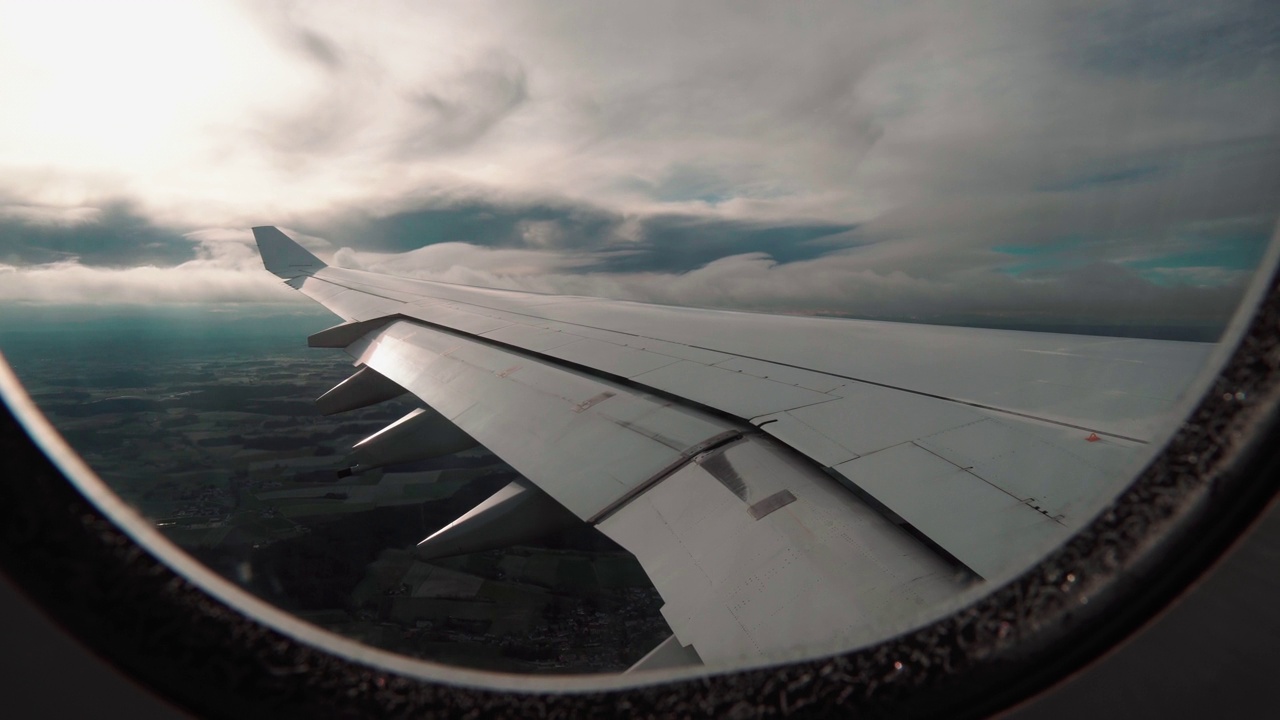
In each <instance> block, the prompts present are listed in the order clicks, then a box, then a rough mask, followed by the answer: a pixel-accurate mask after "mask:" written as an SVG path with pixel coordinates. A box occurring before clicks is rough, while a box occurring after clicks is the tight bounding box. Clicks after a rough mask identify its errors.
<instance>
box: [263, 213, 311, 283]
mask: <svg viewBox="0 0 1280 720" xmlns="http://www.w3.org/2000/svg"><path fill="white" fill-rule="evenodd" d="M252 230H253V239H254V240H255V241H256V242H257V243H258V254H259V255H260V256H262V265H263V267H265V268H266V269H267V270H269V271H270V272H271V273H273V274H275V275H277V276H278V277H282V278H285V279H288V278H294V277H297V276H299V275H305V274H307V273H309V272H314V271H316V270H319V269H321V268H325V267H328V265H326V264H325V263H324V261H322V260H321V259H320V258H318V257H316V256H315V255H312V254H311V252H310V251H308V250H307V249H306V248H304V247H302V246H301V245H299V244H298V243H297V241H295V240H294V239H293V238H291V237H289V236H288V235H285V234H284V233H283V232H281V230H280V228H278V227H276V226H275V225H255V226H254V227H253V228H252Z"/></svg>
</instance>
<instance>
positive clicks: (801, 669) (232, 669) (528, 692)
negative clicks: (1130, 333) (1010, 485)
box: [0, 277, 1280, 718]
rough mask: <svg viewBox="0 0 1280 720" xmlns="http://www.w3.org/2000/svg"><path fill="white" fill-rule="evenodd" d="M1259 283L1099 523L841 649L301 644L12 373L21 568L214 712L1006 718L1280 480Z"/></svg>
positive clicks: (1269, 311)
mask: <svg viewBox="0 0 1280 720" xmlns="http://www.w3.org/2000/svg"><path fill="white" fill-rule="evenodd" d="M1258 287H1264V288H1265V291H1264V292H1263V293H1262V295H1263V297H1262V300H1261V302H1260V303H1259V304H1258V305H1257V307H1256V310H1255V312H1254V314H1253V316H1252V319H1251V320H1250V321H1249V322H1248V325H1247V327H1246V328H1245V329H1244V330H1243V332H1242V334H1241V336H1240V340H1239V342H1238V344H1237V346H1236V348H1235V350H1234V352H1233V353H1232V354H1231V355H1230V357H1229V359H1228V360H1227V361H1226V362H1225V364H1224V365H1223V367H1222V368H1221V370H1220V371H1219V372H1218V374H1217V376H1216V377H1215V378H1214V380H1213V381H1212V382H1211V383H1210V385H1209V389H1208V390H1207V392H1206V393H1205V394H1204V396H1203V397H1202V398H1201V400H1200V401H1199V403H1198V404H1197V406H1196V407H1195V409H1194V410H1193V411H1192V412H1191V414H1190V416H1189V417H1188V419H1187V420H1186V421H1185V422H1184V423H1183V424H1182V426H1181V427H1180V428H1179V429H1178V430H1177V431H1176V432H1175V433H1174V434H1173V436H1172V438H1171V439H1170V440H1169V442H1168V443H1167V444H1166V445H1165V447H1164V448H1163V450H1161V451H1160V452H1159V453H1158V454H1157V455H1156V457H1155V458H1154V459H1153V460H1152V461H1151V463H1149V464H1148V465H1147V467H1146V468H1145V469H1144V470H1143V471H1142V472H1141V473H1139V475H1138V476H1137V478H1136V479H1135V480H1134V482H1133V483H1132V484H1131V485H1130V486H1129V487H1128V488H1127V489H1126V490H1125V491H1124V492H1123V493H1122V494H1121V495H1120V496H1119V497H1118V498H1117V499H1116V500H1115V502H1113V503H1112V504H1111V505H1110V506H1109V507H1107V508H1106V509H1105V510H1104V511H1103V512H1102V513H1101V514H1100V515H1099V516H1098V517H1097V518H1095V519H1094V520H1093V521H1092V522H1091V523H1089V524H1088V525H1086V526H1085V527H1084V528H1083V529H1081V530H1080V531H1079V532H1078V533H1077V534H1076V535H1075V536H1074V537H1073V538H1072V539H1071V540H1070V541H1068V542H1067V543H1066V544H1065V545H1063V546H1062V547H1060V548H1058V549H1057V550H1055V551H1054V552H1053V553H1051V554H1050V555H1048V556H1047V557H1045V558H1044V559H1042V560H1041V561H1040V562H1039V563H1038V564H1037V565H1035V566H1034V567H1032V568H1031V569H1030V570H1028V571H1027V572H1026V573H1024V574H1022V575H1021V576H1019V577H1018V578H1016V579H1015V580H1013V581H1012V582H1010V583H1009V584H1007V585H1005V586H1003V587H1001V588H999V589H997V590H995V591H994V592H993V593H991V594H990V595H988V596H986V597H985V598H983V599H982V600H981V601H979V602H977V603H975V604H972V605H970V606H968V607H966V608H963V609H961V610H959V611H958V612H955V613H952V614H950V615H948V616H946V617H944V618H942V619H940V620H937V621H935V622H932V623H930V624H928V625H927V626H925V627H922V628H920V629H919V630H916V631H913V632H910V633H907V634H905V635H901V636H898V637H895V638H891V639H889V640H886V641H884V642H880V643H877V644H874V645H871V646H868V647H865V648H861V649H857V650H853V651H850V652H847V653H843V654H840V655H835V656H831V657H826V658H820V659H813V660H804V661H800V662H794V663H787V664H781V665H778V666H775V667H769V668H759V669H749V670H740V671H715V670H713V671H711V672H710V673H709V674H708V675H707V676H705V677H697V678H692V677H686V678H679V679H669V678H667V679H661V678H659V679H657V680H654V679H645V680H644V682H645V684H643V685H640V686H633V687H627V688H617V687H613V688H594V689H572V690H564V689H555V688H553V687H552V686H553V685H554V683H555V679H554V678H538V679H536V680H531V681H530V682H529V683H527V686H528V688H529V689H523V690H521V689H509V688H506V689H495V688H482V687H476V686H470V685H464V684H460V683H457V682H451V681H450V680H449V679H448V678H447V673H442V674H441V675H442V677H444V678H445V679H431V678H425V677H422V676H421V675H420V674H415V673H410V672H402V671H399V670H396V669H393V668H391V667H388V666H386V665H385V664H384V663H380V662H378V661H377V659H376V658H375V657H374V655H376V653H370V654H368V655H366V656H361V654H360V653H359V652H353V653H351V654H350V656H348V655H344V654H338V653H334V652H329V651H327V650H325V649H323V648H321V647H320V646H319V645H316V644H312V643H311V642H307V641H305V640H301V639H299V635H301V636H305V635H306V634H307V632H308V631H307V630H305V629H303V630H299V629H298V627H291V628H287V629H286V630H287V631H285V630H282V629H281V626H280V624H279V623H278V622H275V621H264V620H261V619H256V618H254V617H249V616H247V615H245V614H244V612H243V611H242V610H240V609H237V607H236V606H235V605H233V604H229V603H228V602H227V601H226V599H225V598H224V597H220V596H219V595H217V594H215V593H211V592H209V591H208V590H207V589H205V588H204V587H202V586H201V585H200V584H199V583H198V582H193V581H192V580H190V579H188V578H187V577H185V576H184V575H183V574H181V573H179V572H177V571H175V570H174V569H172V568H171V567H170V566H169V565H167V564H166V563H165V561H164V560H163V559H162V558H161V557H159V556H158V555H157V554H156V553H155V552H153V550H152V549H149V548H148V547H147V544H146V543H145V542H144V543H139V542H138V540H137V539H135V535H136V533H131V532H130V531H129V530H127V529H125V528H123V527H122V526H120V525H117V523H116V522H115V521H114V520H113V519H112V517H111V515H112V513H111V512H104V509H103V508H105V507H107V506H109V505H110V502H111V500H110V497H113V496H110V493H109V491H107V490H106V489H105V486H104V485H102V483H101V481H100V480H97V478H96V477H94V476H92V473H91V472H89V471H88V470H87V469H86V468H84V466H83V464H82V463H80V462H79V461H78V460H77V459H75V457H74V454H73V453H72V452H71V451H70V449H69V448H68V447H67V446H66V445H65V443H63V442H62V441H61V439H60V438H58V437H57V436H56V433H54V432H53V431H52V429H51V428H50V427H49V426H48V424H47V423H46V422H45V421H44V420H43V419H42V418H41V417H40V416H39V415H38V412H37V411H35V410H34V406H33V405H31V404H30V401H29V400H24V397H25V396H20V394H19V393H17V392H15V391H14V388H12V387H11V388H9V392H8V395H9V397H8V398H7V405H4V406H0V408H2V409H0V572H3V573H4V574H6V575H7V576H9V577H10V578H11V579H12V580H14V581H15V583H16V584H18V585H19V586H20V587H21V588H22V589H23V591H24V592H25V593H26V594H27V595H28V597H30V598H31V599H32V600H34V601H35V602H36V603H37V604H38V605H40V606H41V607H42V608H43V609H44V611H45V612H46V613H47V614H48V615H50V616H52V617H53V618H54V619H55V620H56V621H57V622H58V623H60V624H61V625H62V626H63V627H65V628H66V629H67V630H69V631H70V632H71V633H72V634H74V635H75V636H76V637H77V638H78V639H79V640H80V641H81V642H82V643H83V644H85V645H87V646H88V647H89V648H90V649H92V650H93V651H94V652H96V653H98V654H99V655H101V656H103V657H106V658H108V659H109V660H110V661H111V662H112V663H114V664H115V665H116V666H117V667H119V668H120V669H122V670H124V671H125V672H126V673H128V674H129V675H131V676H132V677H134V678H135V679H136V680H138V681H139V682H141V683H143V684H145V685H146V686H148V687H150V688H151V689H152V690H153V691H154V692H156V693H157V694H159V695H160V696H162V697H164V698H166V699H168V700H170V701H172V702H174V703H176V704H178V705H179V706H181V707H183V708H185V709H187V710H189V711H191V712H194V713H196V714H198V715H200V716H208V717H257V716H270V717H273V718H281V717H286V718H287V717H314V716H317V715H320V716H333V715H341V716H344V717H366V716H369V717H372V716H382V715H388V714H425V713H441V714H453V713H458V714H462V713H466V712H479V713H481V714H482V715H483V716H485V717H526V716H528V715H530V714H534V713H539V714H562V715H567V716H575V717H576V716H580V715H588V714H614V713H616V712H618V711H625V712H627V713H629V714H630V713H633V714H639V715H650V714H652V715H712V716H720V715H727V714H733V713H739V712H746V713H747V714H756V713H760V714H763V713H769V712H777V713H782V714H788V713H792V714H794V713H801V714H810V715H827V714H833V713H853V712H858V713H862V714H865V715H870V716H878V715H893V716H895V717H921V716H928V715H933V714H939V713H943V712H945V713H946V714H947V715H948V716H951V717H978V716H985V715H988V714H990V713H993V712H996V711H999V710H1002V709H1005V708H1008V707H1010V706H1012V705H1014V704H1015V703H1017V702H1019V701H1022V700H1024V699H1026V698H1028V697H1031V696H1033V695H1035V694H1036V693H1038V692H1040V691H1041V690H1043V689H1044V688H1046V687H1048V686H1049V685H1051V684H1052V683H1054V682H1056V681H1058V680H1060V679H1062V678H1064V677H1066V676H1067V675H1068V674H1070V673H1071V672H1073V671H1074V670H1076V669H1078V668H1080V667H1082V666H1084V665H1086V664H1087V663H1089V662H1090V661H1092V660H1093V659H1094V658H1096V657H1098V656H1099V655H1100V654H1101V653H1103V652H1105V651H1106V650H1107V649H1108V648H1111V647H1112V646H1114V645H1115V644H1117V643H1118V642H1120V641H1121V640H1123V639H1124V638H1125V637H1127V636H1128V635H1129V634H1131V633H1132V632H1134V631H1135V630H1137V629H1138V628H1139V627H1141V626H1142V625H1143V624H1144V623H1145V622H1147V621H1148V620H1149V619H1151V618H1152V617H1153V616H1154V615H1155V614H1157V613H1158V612H1159V611H1160V610H1161V609H1162V608H1163V607H1165V606H1166V605H1167V604H1168V603H1169V602H1171V601H1172V600H1173V599H1174V598H1176V597H1177V596H1178V595H1179V594H1180V593H1181V592H1182V591H1183V590H1184V589H1186V588H1187V587H1188V586H1189V585H1190V584H1191V583H1193V582H1194V581H1195V580H1196V578H1198V577H1199V576H1200V575H1201V574H1202V573H1204V572H1205V570H1206V569H1208V568H1209V567H1210V566H1211V565H1212V564H1213V563H1214V562H1215V560H1216V559H1217V558H1218V557H1219V556H1220V555H1221V554H1222V553H1223V552H1224V551H1225V550H1226V549H1227V548H1228V547H1229V546H1230V544H1231V543H1232V542H1233V541H1234V540H1235V539H1236V538H1237V537H1239V536H1240V535H1241V534H1242V533H1243V532H1244V531H1245V530H1246V529H1247V528H1248V526H1249V525H1250V523H1251V522H1252V521H1253V520H1254V519H1255V518H1256V517H1257V516H1258V515H1259V514H1260V513H1261V512H1262V511H1263V510H1264V509H1265V507H1266V506H1267V504H1268V501H1269V500H1270V499H1271V498H1272V497H1273V496H1275V495H1276V492H1277V489H1278V488H1280V284H1278V283H1277V281H1276V278H1275V277H1272V278H1271V279H1270V281H1269V282H1268V283H1267V284H1266V285H1265V286H1263V285H1259V286H1258ZM3 370H4V369H3V368H0V374H3V372H2V371H3ZM86 474H87V475H88V476H87V477H86ZM71 477H75V478H76V480H75V481H73V480H72V479H70V478H71ZM77 482H78V483H79V485H78V486H77ZM93 483H97V485H96V486H94V485H93ZM94 487H97V488H98V489H97V490H93V488H94ZM80 488H88V489H89V490H90V492H89V494H90V495H92V496H94V499H92V500H91V499H90V498H89V497H86V495H85V494H84V493H82V492H81V489H80ZM101 493H105V494H101ZM95 501H96V502H95ZM116 502H117V503H118V501H116ZM104 503H105V504H104ZM108 510H109V508H108ZM118 516H119V515H118V513H117V517H118ZM157 537H158V535H157ZM263 617H272V616H270V615H269V614H266V615H263ZM295 625H296V626H302V625H303V624H302V623H300V622H295ZM306 627H309V626H306ZM309 632H311V633H312V634H313V636H314V637H315V638H322V637H325V636H327V635H328V634H327V633H324V632H323V631H320V630H312V631H309ZM326 644H332V643H330V642H326ZM348 644H350V643H348ZM413 664H415V665H417V663H413ZM637 679H639V678H637Z"/></svg>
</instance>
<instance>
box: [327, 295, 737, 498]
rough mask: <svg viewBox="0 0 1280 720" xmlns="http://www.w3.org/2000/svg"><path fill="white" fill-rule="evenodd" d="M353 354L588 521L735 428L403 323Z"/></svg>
mask: <svg viewBox="0 0 1280 720" xmlns="http://www.w3.org/2000/svg"><path fill="white" fill-rule="evenodd" d="M348 352H349V353H350V354H351V355H352V356H353V357H355V358H356V360H357V361H358V362H360V363H362V364H364V365H367V366H368V367H371V368H373V369H374V370H376V371H377V372H379V373H380V374H382V375H384V376H386V377H387V378H388V379H389V380H391V381H393V382H395V383H397V384H399V385H400V386H402V387H404V388H407V389H408V390H409V391H411V392H413V393H414V394H415V395H417V396H418V397H419V398H421V399H422V400H423V401H425V402H426V403H427V404H429V405H430V406H431V407H433V408H434V409H436V410H437V411H439V412H440V413H441V414H443V415H444V416H445V417H446V418H448V419H449V420H450V421H452V422H453V423H455V424H457V425H458V426H459V427H461V428H462V429H463V430H464V431H466V432H467V434H469V435H471V436H472V437H474V438H475V439H476V440H477V441H478V442H480V443H481V444H483V445H484V446H485V447H487V448H489V449H490V450H492V451H493V452H494V453H495V454H497V455H498V456H499V457H501V458H502V459H503V460H505V461H506V462H508V463H510V464H511V465H512V466H514V467H515V468H517V469H518V470H519V471H520V472H521V473H523V474H524V475H525V476H526V477H528V478H529V479H530V480H531V481H533V482H534V483H535V484H536V485H537V486H538V487H539V488H541V489H542V490H543V491H545V492H547V493H548V494H549V495H551V496H552V497H553V498H554V499H555V500H557V501H558V502H560V503H561V504H562V505H564V506H565V507H567V508H568V509H569V510H570V511H572V512H573V513H574V514H575V515H577V516H578V517H579V518H582V519H584V520H586V519H590V518H592V517H594V516H596V515H597V514H599V513H600V512H602V511H604V510H606V509H607V508H609V507H610V506H611V505H613V504H614V503H615V502H616V501H618V500H619V499H621V498H623V497H625V496H627V495H628V494H629V493H630V492H632V491H633V490H635V489H636V488H637V487H641V486H643V485H644V484H645V483H647V482H649V481H651V480H652V479H654V478H655V477H656V476H659V475H661V473H662V472H663V471H665V470H666V469H668V468H670V467H671V466H672V465H673V464H675V463H678V462H679V461H680V460H681V459H682V458H683V457H684V456H685V454H686V453H687V452H690V451H696V449H697V448H699V447H700V446H701V443H703V442H704V441H706V440H708V439H709V438H713V437H716V436H719V435H721V434H723V433H725V432H726V431H730V430H733V429H734V428H733V426H732V425H731V424H729V423H726V422H725V421H723V420H720V419H718V418H714V417H711V416H707V415H704V414H702V413H699V412H697V411H695V410H691V409H688V408H683V407H679V406H676V405H673V404H672V403H671V402H669V401H666V400H662V399H660V398H656V397H653V396H650V395H647V394H645V393H643V392H640V391H637V390H635V389H634V388H629V387H624V386H621V385H618V384H616V383H612V382H610V381H608V380H604V379H600V378H595V377H591V376H587V375H584V374H581V373H577V372H574V371H572V370H568V369H564V368H560V367H556V366H554V365H551V364H549V363H546V362H545V361H542V360H540V359H538V358H535V357H531V356H528V355H520V354H517V353H514V352H511V351H507V350H503V349H500V348H496V347H493V346H490V345H486V344H484V343H481V342H478V341H476V340H472V339H469V338H466V337H463V336H459V335H454V334H450V333H446V332H443V331H440V330H436V329H432V328H429V327H425V326H422V325H419V324H416V323H413V322H409V321H404V320H400V321H395V322H392V323H391V324H389V325H387V326H386V327H384V328H382V329H380V330H377V331H375V332H372V333H370V334H369V335H367V336H365V337H364V338H361V339H360V340H358V341H356V342H355V343H353V344H352V345H351V346H350V347H349V348H348ZM548 448H555V450H554V451H552V452H549V451H548Z"/></svg>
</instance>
